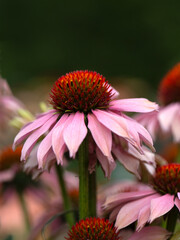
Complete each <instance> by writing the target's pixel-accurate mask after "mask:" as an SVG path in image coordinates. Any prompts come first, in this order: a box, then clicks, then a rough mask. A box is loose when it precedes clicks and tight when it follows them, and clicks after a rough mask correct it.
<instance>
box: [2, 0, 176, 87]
mask: <svg viewBox="0 0 180 240" xmlns="http://www.w3.org/2000/svg"><path fill="white" fill-rule="evenodd" d="M0 3H1V6H0V8H1V39H0V40H1V41H0V44H1V46H0V48H1V74H2V76H3V77H4V78H6V79H7V80H8V82H9V83H10V85H11V86H12V87H15V86H20V85H21V84H22V83H27V81H32V83H33V78H34V77H36V78H37V77H43V76H55V77H56V76H59V75H61V74H65V73H66V72H69V71H73V70H76V69H89V70H95V71H97V72H100V73H102V74H104V75H105V76H106V77H116V76H120V77H129V78H131V77H137V78H142V79H144V80H145V81H149V83H150V84H152V85H153V86H154V87H156V86H157V84H158V82H159V80H160V79H161V78H162V76H163V75H164V74H165V73H166V71H167V70H169V68H171V67H172V66H173V64H175V63H176V62H178V61H179V59H180V1H179V0H175V1H163V0H158V1H144V0H134V1H133V0H124V1H118V0H111V1H106V0H102V1H98V0H97V1H94V0H92V1H85V0H79V1H72V0H69V1H68V0H66V1H62V0H51V1H50V0H49V1H46V0H36V1H28V0H26V1H24V0H14V1H12V0H1V1H0Z"/></svg>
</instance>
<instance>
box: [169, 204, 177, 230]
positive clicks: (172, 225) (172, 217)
mask: <svg viewBox="0 0 180 240" xmlns="http://www.w3.org/2000/svg"><path fill="white" fill-rule="evenodd" d="M178 214H179V211H178V209H177V207H173V208H172V209H171V211H170V212H169V213H168V216H167V224H166V229H167V230H168V231H169V232H171V233H173V232H174V229H175V226H176V221H177V218H178Z"/></svg>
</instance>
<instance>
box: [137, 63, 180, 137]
mask: <svg viewBox="0 0 180 240" xmlns="http://www.w3.org/2000/svg"><path fill="white" fill-rule="evenodd" d="M158 97H159V101H160V103H161V105H162V106H161V107H160V109H159V112H157V111H154V112H150V113H147V114H139V115H137V116H136V117H135V119H136V120H137V121H138V122H139V123H141V124H142V125H143V126H145V127H146V128H147V130H148V131H149V133H150V134H151V135H152V137H153V139H154V140H155V138H156V136H157V135H158V133H159V131H160V132H162V133H164V134H165V135H167V134H170V135H172V136H173V138H174V141H175V142H180V63H178V64H176V65H175V66H174V67H173V68H172V69H171V70H170V71H169V72H168V73H167V74H166V75H165V77H164V78H163V79H162V81H161V83H160V86H159V96H158Z"/></svg>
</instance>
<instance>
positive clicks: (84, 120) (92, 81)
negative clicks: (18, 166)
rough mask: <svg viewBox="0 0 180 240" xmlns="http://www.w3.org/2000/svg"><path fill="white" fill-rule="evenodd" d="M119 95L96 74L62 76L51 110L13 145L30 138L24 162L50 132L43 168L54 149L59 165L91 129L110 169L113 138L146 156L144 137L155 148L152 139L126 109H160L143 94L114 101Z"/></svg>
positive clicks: (104, 164)
mask: <svg viewBox="0 0 180 240" xmlns="http://www.w3.org/2000/svg"><path fill="white" fill-rule="evenodd" d="M116 96H117V92H116V91H115V90H114V89H113V88H112V87H111V86H110V85H109V84H108V82H107V81H106V80H105V78H104V77H103V76H102V75H100V74H98V73H96V72H91V71H76V72H71V73H68V74H66V75H65V76H62V77H60V78H59V79H58V80H57V81H56V82H55V84H54V86H53V88H52V90H51V94H50V103H51V105H52V106H53V109H52V110H50V111H48V112H46V113H44V114H40V115H39V116H38V117H37V118H36V119H35V120H34V121H33V122H31V123H29V124H27V125H26V126H24V127H23V128H22V129H21V131H20V132H19V134H18V135H17V136H16V138H15V140H14V147H15V146H17V145H18V144H20V143H21V142H22V141H24V140H25V139H27V140H26V142H25V143H24V146H23V149H22V155H21V160H26V159H27V158H28V156H29V154H30V152H31V150H32V149H33V147H34V145H35V144H36V142H37V141H38V140H39V138H40V137H42V136H44V134H47V135H45V137H44V139H43V140H42V141H41V143H40V145H39V147H38V151H37V158H38V164H39V168H42V167H43V166H44V164H45V162H46V160H47V158H48V156H49V155H50V154H52V153H54V154H55V156H56V158H57V162H58V163H60V164H63V157H64V153H65V152H66V151H69V155H70V157H73V158H75V156H76V153H77V151H78V149H79V146H80V145H81V143H82V142H83V140H84V139H85V137H86V136H87V133H88V132H90V137H91V138H92V139H93V141H94V142H95V144H96V146H97V149H98V150H97V151H99V154H98V156H97V158H98V160H99V161H100V163H101V165H102V167H103V169H107V168H108V169H107V172H108V171H109V169H110V168H113V167H111V166H113V165H114V159H113V156H112V144H113V139H114V136H118V137H120V138H121V140H124V141H125V142H128V143H130V144H131V145H132V146H134V147H135V148H137V149H138V150H139V151H140V152H141V153H142V154H143V149H142V146H141V145H142V141H144V142H145V143H146V144H147V145H149V146H150V147H152V144H153V143H152V139H151V137H150V135H149V133H148V132H147V131H146V130H145V128H143V127H142V126H141V125H140V124H138V123H137V122H136V121H134V120H132V119H131V118H128V117H126V116H125V115H124V114H123V113H122V112H131V111H133V112H151V111H153V110H156V109H157V104H155V103H152V102H150V101H148V100H147V99H144V98H141V99H122V100H114V98H115V97H116ZM104 159H105V160H104Z"/></svg>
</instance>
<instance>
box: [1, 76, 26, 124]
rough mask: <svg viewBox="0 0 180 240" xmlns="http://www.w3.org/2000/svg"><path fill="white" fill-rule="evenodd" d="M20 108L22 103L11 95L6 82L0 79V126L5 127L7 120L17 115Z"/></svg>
mask: <svg viewBox="0 0 180 240" xmlns="http://www.w3.org/2000/svg"><path fill="white" fill-rule="evenodd" d="M22 106H23V105H22V103H21V102H20V101H19V100H18V99H16V98H15V97H14V96H13V95H12V93H11V90H10V88H9V86H8V84H7V82H6V80H4V79H2V78H1V77H0V126H1V127H3V126H5V125H6V123H7V120H8V119H9V118H11V117H12V116H14V115H15V114H17V112H18V110H19V109H20V108H22Z"/></svg>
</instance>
